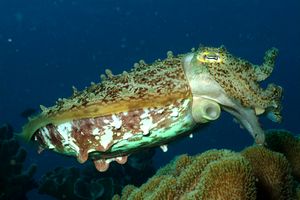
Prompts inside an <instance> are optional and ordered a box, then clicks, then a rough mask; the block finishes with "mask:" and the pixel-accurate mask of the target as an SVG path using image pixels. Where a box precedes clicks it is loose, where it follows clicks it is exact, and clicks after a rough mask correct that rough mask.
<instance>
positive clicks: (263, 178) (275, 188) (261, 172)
mask: <svg viewBox="0 0 300 200" xmlns="http://www.w3.org/2000/svg"><path fill="white" fill-rule="evenodd" d="M241 154H242V155H243V156H244V157H245V158H246V159H247V160H248V161H249V162H250V163H251V166H252V168H253V172H254V176H255V177H256V178H257V180H258V181H257V191H258V192H257V195H258V199H278V200H286V199H292V196H293V178H292V176H291V168H290V165H289V163H288V160H287V159H286V158H285V157H284V155H283V154H281V153H277V152H273V151H271V150H268V149H266V148H264V147H261V146H252V147H248V148H246V149H245V150H243V151H242V152H241Z"/></svg>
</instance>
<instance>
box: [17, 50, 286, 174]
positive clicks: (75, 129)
mask: <svg viewBox="0 0 300 200" xmlns="http://www.w3.org/2000/svg"><path fill="white" fill-rule="evenodd" d="M277 54H278V51H277V49H275V48H272V49H270V50H268V51H267V52H266V54H265V57H264V62H263V64H262V65H260V66H258V65H254V64H251V63H250V62H248V61H246V60H243V59H241V58H238V57H235V56H233V55H231V54H230V53H229V52H228V51H227V50H226V49H225V48H224V47H223V46H221V47H220V48H213V47H200V48H199V49H198V50H197V51H195V50H193V51H192V52H190V53H187V54H181V55H177V56H174V55H173V54H172V53H171V52H168V56H167V58H166V59H164V60H157V61H155V62H154V63H152V64H146V63H145V62H144V61H140V62H139V63H136V64H135V65H134V67H133V69H132V70H131V71H130V72H125V71H124V72H123V73H122V74H119V75H113V74H112V72H111V71H110V70H106V76H105V75H101V78H102V81H101V83H99V84H94V83H93V84H92V85H91V86H90V87H88V88H86V89H85V90H83V91H81V92H79V91H77V90H76V89H75V88H74V93H73V95H72V96H71V97H70V98H67V99H65V98H64V99H59V100H58V101H57V102H56V104H55V105H54V106H52V107H49V108H46V107H44V106H41V109H42V112H41V113H40V114H39V115H38V116H36V117H34V118H32V119H30V120H29V122H28V123H27V124H26V125H25V126H24V127H23V132H22V133H21V135H22V137H23V138H24V139H25V140H27V141H30V140H34V141H37V142H38V143H39V144H40V148H41V149H44V148H47V149H52V150H54V151H56V152H59V153H62V154H66V155H71V156H75V157H77V159H78V161H79V162H85V161H86V160H87V159H89V158H90V159H92V160H93V161H94V163H95V166H96V168H97V169H98V170H99V171H105V170H107V169H108V167H109V163H110V162H111V161H117V162H118V163H120V164H124V163H125V162H126V161H127V157H128V155H129V154H131V153H133V152H135V151H139V150H141V149H143V148H148V147H153V146H161V147H162V149H163V150H164V151H165V150H167V147H166V144H167V143H168V142H170V141H171V140H174V139H176V138H177V137H179V136H182V135H184V134H190V133H191V132H192V131H193V130H194V129H195V128H197V127H199V126H201V124H204V123H207V122H210V121H213V120H216V119H217V118H218V117H219V115H220V113H221V110H224V111H227V112H229V113H230V114H232V115H233V117H234V118H236V119H237V120H238V121H239V122H240V123H241V125H242V126H244V127H245V129H246V130H248V132H249V133H250V134H251V135H252V136H253V138H254V139H255V141H256V143H258V144H263V143H264V131H263V130H262V129H261V127H260V125H259V122H258V117H257V116H258V115H262V114H264V115H267V116H268V117H269V118H270V119H271V120H273V121H280V120H281V116H280V110H281V105H280V100H281V96H282V88H281V87H279V86H276V85H274V84H269V85H268V86H267V88H266V89H263V88H262V87H261V86H260V85H259V82H261V81H263V80H265V79H266V78H267V77H268V76H270V74H271V73H272V70H273V67H274V64H275V58H276V56H277Z"/></svg>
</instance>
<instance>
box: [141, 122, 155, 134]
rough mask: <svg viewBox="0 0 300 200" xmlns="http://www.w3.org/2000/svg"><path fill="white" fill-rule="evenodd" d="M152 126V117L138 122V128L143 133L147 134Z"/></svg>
mask: <svg viewBox="0 0 300 200" xmlns="http://www.w3.org/2000/svg"><path fill="white" fill-rule="evenodd" d="M152 126H153V122H152V119H143V120H142V121H141V122H140V129H141V130H142V131H143V135H148V134H149V132H150V130H151V128H152Z"/></svg>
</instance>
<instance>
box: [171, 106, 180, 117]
mask: <svg viewBox="0 0 300 200" xmlns="http://www.w3.org/2000/svg"><path fill="white" fill-rule="evenodd" d="M178 115H179V110H178V108H177V107H174V108H172V113H171V114H170V116H171V117H178Z"/></svg>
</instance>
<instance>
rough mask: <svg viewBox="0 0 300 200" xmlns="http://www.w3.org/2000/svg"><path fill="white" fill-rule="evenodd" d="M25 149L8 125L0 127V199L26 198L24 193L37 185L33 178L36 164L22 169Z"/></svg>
mask: <svg viewBox="0 0 300 200" xmlns="http://www.w3.org/2000/svg"><path fill="white" fill-rule="evenodd" d="M26 155H27V153H26V151H25V149H23V148H21V147H20V145H19V143H18V141H17V140H16V139H15V138H14V136H13V129H12V127H11V126H10V125H8V124H4V125H2V126H1V127H0V160H1V165H0V199H27V198H26V193H27V192H29V191H30V190H32V189H33V188H35V187H37V184H36V182H35V181H34V180H33V175H34V174H35V171H36V166H35V165H31V166H30V167H29V168H28V169H27V171H24V170H23V163H24V161H25V159H26Z"/></svg>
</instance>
